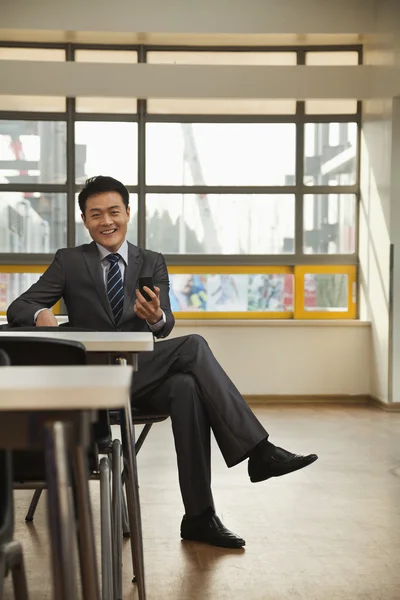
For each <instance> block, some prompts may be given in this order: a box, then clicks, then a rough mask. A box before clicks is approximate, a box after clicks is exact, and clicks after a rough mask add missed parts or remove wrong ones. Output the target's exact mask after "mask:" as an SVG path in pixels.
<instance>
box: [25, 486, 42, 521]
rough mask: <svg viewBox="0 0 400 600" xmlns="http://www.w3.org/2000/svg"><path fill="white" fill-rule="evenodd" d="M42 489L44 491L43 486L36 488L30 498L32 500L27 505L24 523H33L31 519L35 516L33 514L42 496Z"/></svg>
mask: <svg viewBox="0 0 400 600" xmlns="http://www.w3.org/2000/svg"><path fill="white" fill-rule="evenodd" d="M44 489H45V488H44V486H40V487H37V488H36V490H35V492H34V494H33V496H32V500H31V503H30V505H29V508H28V512H27V513H26V517H25V521H27V522H31V521H33V517H34V516H35V512H36V508H37V505H38V503H39V500H40V496H41V495H42V492H43V490H44Z"/></svg>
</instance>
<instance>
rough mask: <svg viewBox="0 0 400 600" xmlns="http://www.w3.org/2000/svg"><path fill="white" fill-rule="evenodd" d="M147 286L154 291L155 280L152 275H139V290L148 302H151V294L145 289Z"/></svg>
mask: <svg viewBox="0 0 400 600" xmlns="http://www.w3.org/2000/svg"><path fill="white" fill-rule="evenodd" d="M145 286H146V287H148V288H150V289H151V291H152V292H154V281H153V278H152V277H139V292H140V293H141V294H142V296H143V297H144V298H145V299H146V300H147V302H150V300H151V298H150V296H149V295H148V294H147V293H146V292H145V291H144V289H143V288H144V287H145Z"/></svg>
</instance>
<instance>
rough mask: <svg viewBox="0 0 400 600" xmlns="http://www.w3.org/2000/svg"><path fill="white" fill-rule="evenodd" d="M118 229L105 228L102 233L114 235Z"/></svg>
mask: <svg viewBox="0 0 400 600" xmlns="http://www.w3.org/2000/svg"><path fill="white" fill-rule="evenodd" d="M116 231H117V230H116V229H104V230H103V231H101V232H100V233H101V235H112V234H113V233H115V232H116Z"/></svg>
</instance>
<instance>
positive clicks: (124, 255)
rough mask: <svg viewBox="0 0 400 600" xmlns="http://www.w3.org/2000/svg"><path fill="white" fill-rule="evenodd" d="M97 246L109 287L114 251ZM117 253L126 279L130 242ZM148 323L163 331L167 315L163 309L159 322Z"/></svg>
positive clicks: (125, 243) (155, 329)
mask: <svg viewBox="0 0 400 600" xmlns="http://www.w3.org/2000/svg"><path fill="white" fill-rule="evenodd" d="M96 246H97V249H98V251H99V254H100V264H101V268H102V270H103V279H104V286H105V287H106V288H107V275H108V271H109V269H110V267H111V263H110V261H109V260H107V256H108V255H109V254H112V252H110V251H109V250H107V248H104V246H101V245H100V244H98V243H97V242H96ZM117 253H118V254H119V255H120V259H119V261H118V266H119V268H120V271H121V277H122V281H124V276H125V267H126V265H127V264H128V242H127V241H126V240H125V241H124V243H123V244H122V246H120V248H119V250H118V252H114V254H117ZM42 310H46V309H45V308H41V309H39V310H38V311H36V313H35V316H34V321H35V323H36V319H37V317H38V314H39V313H41V312H42ZM146 323H147V325H148V326H149V328H150V330H151V331H152V332H153V333H155V332H156V331H161V329H162V328H163V327H164V325H165V323H166V317H165V314H164V311H162V317H161V319H160V320H159V321H158V322H157V323H154V325H152V324H151V323H149V322H148V321H146Z"/></svg>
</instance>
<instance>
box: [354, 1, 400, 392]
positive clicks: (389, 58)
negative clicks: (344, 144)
mask: <svg viewBox="0 0 400 600" xmlns="http://www.w3.org/2000/svg"><path fill="white" fill-rule="evenodd" d="M399 23H400V5H399V4H398V3H397V2H392V0H386V1H385V0H383V1H381V2H377V33H376V34H375V35H373V36H371V37H370V38H369V39H368V43H367V44H366V45H365V48H364V62H365V63H366V64H367V65H373V66H377V65H379V66H382V67H392V66H394V65H396V64H400V61H399V62H397V60H398V56H397V57H396V48H395V44H396V43H397V42H396V36H395V31H394V28H395V27H399V26H400V25H399ZM390 28H391V29H392V31H390ZM399 118H400V115H398V114H397V110H396V114H395V113H394V111H393V100H392V98H388V99H387V100H373V101H368V102H365V103H364V114H363V135H362V147H361V207H360V249H359V250H360V267H361V268H360V284H361V317H362V318H365V319H368V320H370V321H371V324H372V330H371V331H372V345H371V378H372V379H371V391H372V394H373V395H375V396H377V397H378V398H380V399H382V400H384V401H386V402H387V401H391V400H395V401H396V400H397V401H398V400H399V396H398V395H396V394H394V396H393V397H391V394H390V391H391V381H390V379H389V378H390V372H391V371H390V364H389V360H390V348H389V346H390V331H389V327H390V323H389V295H390V289H389V276H390V269H389V256H390V243H391V241H394V240H395V239H396V238H397V239H398V238H399V236H400V216H397V215H396V213H395V211H394V210H393V208H394V207H395V205H396V202H397V201H398V198H399V193H400V185H399V182H398V179H396V178H397V177H398V175H397V173H398V169H399V165H398V164H397V165H396V164H395V162H394V161H393V162H392V153H393V152H394V149H395V147H396V148H397V147H398V144H399V143H400V141H399V137H398V136H399V129H400V127H399V122H398V120H399ZM393 156H394V154H393ZM397 264H399V261H398V262H397ZM397 268H398V267H397ZM399 298H400V294H399V295H398V296H397V297H395V304H396V305H397V304H398V302H399ZM399 329H400V325H399ZM399 393H400V389H399Z"/></svg>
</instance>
